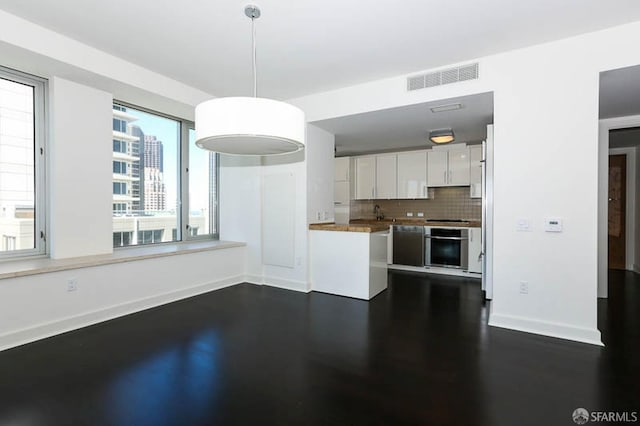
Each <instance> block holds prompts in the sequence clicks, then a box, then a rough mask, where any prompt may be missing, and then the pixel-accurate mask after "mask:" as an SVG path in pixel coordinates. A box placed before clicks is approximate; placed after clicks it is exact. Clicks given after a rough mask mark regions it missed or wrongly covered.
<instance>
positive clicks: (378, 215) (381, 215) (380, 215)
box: [373, 204, 384, 220]
mask: <svg viewBox="0 0 640 426" xmlns="http://www.w3.org/2000/svg"><path fill="white" fill-rule="evenodd" d="M373 214H375V215H376V220H382V219H384V213H382V210H380V206H379V205H377V204H376V205H375V206H374V207H373Z"/></svg>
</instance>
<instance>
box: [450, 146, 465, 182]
mask: <svg viewBox="0 0 640 426" xmlns="http://www.w3.org/2000/svg"><path fill="white" fill-rule="evenodd" d="M447 152H448V153H449V173H448V176H447V177H448V180H449V185H451V186H466V185H469V149H468V148H466V147H465V148H463V149H452V150H450V151H447Z"/></svg>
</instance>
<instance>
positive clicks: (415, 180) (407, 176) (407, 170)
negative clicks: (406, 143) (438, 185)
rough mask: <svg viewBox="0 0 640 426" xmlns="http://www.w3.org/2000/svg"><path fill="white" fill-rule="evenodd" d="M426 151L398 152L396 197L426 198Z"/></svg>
mask: <svg viewBox="0 0 640 426" xmlns="http://www.w3.org/2000/svg"><path fill="white" fill-rule="evenodd" d="M427 194H428V191H427V152H426V151H424V152H408V153H405V154H398V198H412V199H413V198H427Z"/></svg>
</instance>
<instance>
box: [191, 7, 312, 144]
mask: <svg viewBox="0 0 640 426" xmlns="http://www.w3.org/2000/svg"><path fill="white" fill-rule="evenodd" d="M244 13H245V15H247V16H248V17H249V18H251V30H252V48H253V61H252V62H253V96H254V97H253V98H251V97H229V98H217V99H211V100H209V101H206V102H203V103H201V104H199V105H197V106H196V145H198V146H199V147H200V148H203V149H206V150H209V151H215V152H219V153H222V154H231V155H278V154H287V153H290V152H296V151H299V150H301V149H303V148H304V140H305V117H304V112H303V111H302V110H301V109H300V108H297V107H295V106H293V105H290V104H287V103H285V102H280V101H274V100H272V99H265V98H258V97H257V93H258V86H257V75H256V34H255V25H254V24H255V20H256V19H257V18H258V17H260V9H258V7H257V6H252V5H250V6H247V7H245V9H244Z"/></svg>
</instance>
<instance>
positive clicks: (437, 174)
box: [427, 147, 469, 186]
mask: <svg viewBox="0 0 640 426" xmlns="http://www.w3.org/2000/svg"><path fill="white" fill-rule="evenodd" d="M427 171H428V179H427V184H428V185H429V186H467V185H469V150H468V149H467V148H466V147H464V148H456V149H450V150H436V149H432V150H431V151H429V153H428V154H427Z"/></svg>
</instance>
